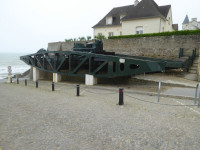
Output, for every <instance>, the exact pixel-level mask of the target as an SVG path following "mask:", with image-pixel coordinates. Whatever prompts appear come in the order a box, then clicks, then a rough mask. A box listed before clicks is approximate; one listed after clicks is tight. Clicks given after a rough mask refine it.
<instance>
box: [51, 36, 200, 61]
mask: <svg viewBox="0 0 200 150" xmlns="http://www.w3.org/2000/svg"><path fill="white" fill-rule="evenodd" d="M79 43H85V42H79ZM199 43H200V35H181V36H161V37H141V38H127V39H106V40H103V44H104V50H106V51H111V52H116V53H118V54H127V55H136V56H148V57H161V58H162V57H163V58H174V57H178V55H179V49H180V48H184V49H185V50H192V49H194V48H197V49H199V48H200V46H199ZM73 46H74V42H56V43H49V44H48V50H49V51H58V50H61V51H68V50H71V49H72V48H73Z"/></svg>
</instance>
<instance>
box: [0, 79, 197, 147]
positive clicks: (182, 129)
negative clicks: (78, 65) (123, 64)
mask: <svg viewBox="0 0 200 150" xmlns="http://www.w3.org/2000/svg"><path fill="white" fill-rule="evenodd" d="M118 101H119V94H118V88H117V87H106V88H103V87H102V86H93V87H90V86H84V85H81V91H80V96H79V97H77V96H76V85H75V84H72V83H58V84H55V91H54V92H52V91H51V82H50V81H39V87H38V88H35V83H34V82H32V81H29V82H28V86H25V85H24V83H23V82H20V84H16V83H12V84H7V83H0V103H1V105H0V148H1V149H2V150H11V149H15V150H27V149H29V150H35V149H40V150H47V149H49V150H50V149H51V150H57V149H59V150H66V149H84V150H85V149H119V150H121V149H126V150H129V149H130V150H138V149H139V150H140V149H162V150H165V149H166V150H168V149H182V150H184V149H185V150H198V149H199V147H200V142H199V141H200V134H199V133H200V130H199V129H200V127H199V125H200V108H197V107H196V106H192V105H193V101H191V100H186V99H175V98H164V97H162V98H161V101H160V103H157V97H156V96H149V95H144V94H135V93H134V91H132V90H128V89H125V90H124V103H125V105H124V106H119V105H117V103H118ZM185 105H187V106H185Z"/></svg>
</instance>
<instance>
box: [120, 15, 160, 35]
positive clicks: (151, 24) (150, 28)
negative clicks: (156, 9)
mask: <svg viewBox="0 0 200 150" xmlns="http://www.w3.org/2000/svg"><path fill="white" fill-rule="evenodd" d="M138 26H142V27H143V33H144V34H145V33H157V32H159V31H160V18H148V19H136V20H130V21H123V22H122V35H130V34H136V27H138Z"/></svg>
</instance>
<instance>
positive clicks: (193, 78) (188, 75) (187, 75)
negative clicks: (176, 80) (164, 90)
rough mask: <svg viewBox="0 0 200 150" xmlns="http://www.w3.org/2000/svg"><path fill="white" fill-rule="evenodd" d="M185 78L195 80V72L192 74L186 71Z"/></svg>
mask: <svg viewBox="0 0 200 150" xmlns="http://www.w3.org/2000/svg"><path fill="white" fill-rule="evenodd" d="M184 78H185V79H188V80H192V81H197V74H193V73H187V74H186V75H185V76H184Z"/></svg>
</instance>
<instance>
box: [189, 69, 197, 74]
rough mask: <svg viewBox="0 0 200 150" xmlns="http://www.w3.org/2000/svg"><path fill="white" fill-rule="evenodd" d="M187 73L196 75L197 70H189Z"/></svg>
mask: <svg viewBox="0 0 200 150" xmlns="http://www.w3.org/2000/svg"><path fill="white" fill-rule="evenodd" d="M189 73H194V74H197V70H191V69H190V70H189Z"/></svg>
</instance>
